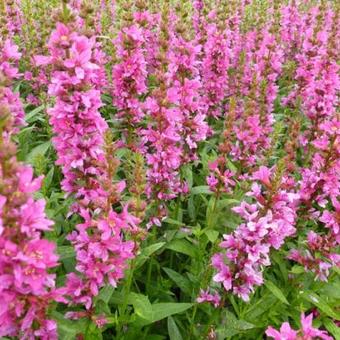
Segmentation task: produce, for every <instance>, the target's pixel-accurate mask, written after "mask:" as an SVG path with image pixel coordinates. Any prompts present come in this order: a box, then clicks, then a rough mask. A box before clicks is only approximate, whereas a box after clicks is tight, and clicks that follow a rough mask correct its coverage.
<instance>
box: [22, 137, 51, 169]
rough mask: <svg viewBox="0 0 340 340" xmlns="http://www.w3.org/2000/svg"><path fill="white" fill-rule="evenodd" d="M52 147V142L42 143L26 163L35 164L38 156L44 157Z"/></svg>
mask: <svg viewBox="0 0 340 340" xmlns="http://www.w3.org/2000/svg"><path fill="white" fill-rule="evenodd" d="M50 146H51V141H48V142H45V143H42V144H40V145H38V146H36V147H35V148H34V149H33V150H32V151H31V152H30V153H29V154H28V155H27V157H26V162H27V163H30V164H34V161H35V159H36V158H37V157H38V156H44V155H45V153H46V152H47V150H48V149H49V148H50Z"/></svg>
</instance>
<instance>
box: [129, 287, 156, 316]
mask: <svg viewBox="0 0 340 340" xmlns="http://www.w3.org/2000/svg"><path fill="white" fill-rule="evenodd" d="M128 301H129V303H131V304H132V305H133V308H134V310H135V314H136V315H138V316H139V317H141V318H142V319H146V320H152V319H153V310H152V305H151V303H150V301H149V298H148V297H147V296H146V295H142V294H137V293H130V294H129V299H128Z"/></svg>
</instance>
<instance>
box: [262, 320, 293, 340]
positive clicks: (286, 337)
mask: <svg viewBox="0 0 340 340" xmlns="http://www.w3.org/2000/svg"><path fill="white" fill-rule="evenodd" d="M266 334H267V336H269V337H272V338H273V339H274V340H297V332H296V331H294V330H293V329H292V328H291V327H290V325H289V323H288V322H284V323H283V324H282V325H281V328H280V331H277V330H276V329H274V328H273V327H268V329H267V330H266Z"/></svg>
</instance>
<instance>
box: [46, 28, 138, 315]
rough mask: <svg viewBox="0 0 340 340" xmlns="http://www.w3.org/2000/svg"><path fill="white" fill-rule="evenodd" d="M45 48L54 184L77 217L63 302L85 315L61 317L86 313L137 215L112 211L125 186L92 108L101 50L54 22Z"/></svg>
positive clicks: (109, 279)
mask: <svg viewBox="0 0 340 340" xmlns="http://www.w3.org/2000/svg"><path fill="white" fill-rule="evenodd" d="M49 51H50V56H49V57H47V58H42V59H41V62H44V63H51V64H53V65H54V70H53V72H52V78H51V84H50V86H49V94H50V95H51V96H53V97H55V105H54V106H53V107H52V108H51V109H50V110H49V115H50V122H51V124H52V127H53V131H54V133H55V138H54V139H53V142H54V145H55V148H56V150H57V155H58V160H57V164H58V165H61V166H62V171H63V174H64V180H63V182H62V188H63V190H64V191H65V192H66V193H67V194H70V195H73V196H74V197H75V198H76V204H75V206H74V211H75V212H77V213H79V215H80V216H81V217H82V219H83V223H80V224H78V225H77V226H76V230H75V231H73V232H72V233H71V234H70V235H69V237H68V239H69V240H70V241H71V243H72V244H73V245H74V247H75V250H76V259H77V265H76V269H77V271H78V272H79V273H80V275H77V274H75V273H71V274H69V275H68V277H67V284H66V286H67V289H68V295H69V297H70V303H71V304H83V305H85V307H86V312H85V313H84V312H79V313H77V312H75V313H70V314H68V316H69V317H72V318H77V317H81V316H85V315H87V316H88V317H93V318H94V316H93V313H94V312H93V297H94V296H96V295H97V294H98V292H99V289H100V288H101V287H103V286H104V285H106V284H110V285H112V286H114V287H115V286H116V285H117V282H118V280H119V279H121V278H122V277H123V276H124V269H125V268H126V266H127V261H128V260H129V259H131V258H132V257H133V256H134V250H135V243H134V242H133V241H126V240H125V236H124V232H126V233H135V232H137V231H138V223H139V220H138V219H137V218H135V217H134V216H131V215H130V214H129V212H128V206H126V205H125V206H124V207H123V210H122V212H120V213H118V212H115V211H114V210H113V208H112V206H113V204H117V203H119V202H120V193H121V192H122V190H124V187H125V183H124V182H116V183H113V176H114V175H115V172H116V170H117V167H118V165H119V162H118V160H117V159H116V158H115V157H114V153H115V150H116V148H117V147H116V145H115V144H114V143H113V141H112V136H111V134H110V132H109V130H108V127H107V124H106V122H105V120H104V119H103V118H102V117H101V115H100V112H99V108H100V107H101V106H102V102H101V99H100V95H101V92H100V90H99V88H101V87H102V86H103V85H105V84H106V80H105V78H104V75H105V72H104V71H103V65H104V61H105V58H104V55H103V53H102V52H101V51H100V49H99V46H98V45H97V44H96V42H95V40H94V38H87V37H85V36H82V35H79V34H78V33H77V32H76V31H74V30H72V28H71V26H66V25H64V24H60V23H59V24H57V28H56V30H55V31H54V32H53V33H52V35H51V38H50V40H49ZM94 320H96V319H94Z"/></svg>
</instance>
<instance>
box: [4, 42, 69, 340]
mask: <svg viewBox="0 0 340 340" xmlns="http://www.w3.org/2000/svg"><path fill="white" fill-rule="evenodd" d="M19 57H20V54H19V53H18V48H17V47H16V46H15V45H12V44H11V43H10V42H9V41H6V42H5V45H4V48H3V49H2V53H1V57H0V60H1V66H0V74H1V82H0V281H1V284H0V299H1V301H2V304H1V307H0V336H19V337H20V338H22V339H34V338H35V337H39V338H40V339H46V340H47V339H57V332H56V330H57V326H56V322H55V321H54V320H51V319H50V318H49V317H48V310H49V306H50V305H51V303H52V301H59V302H60V301H63V298H62V291H60V290H58V289H56V288H55V274H52V273H50V270H51V269H53V268H55V267H56V266H57V265H58V263H57V261H58V256H57V255H56V249H55V248H56V245H55V244H54V243H53V242H51V241H47V240H45V239H43V238H42V237H43V233H44V232H45V231H48V230H50V227H51V226H52V225H53V222H52V221H51V220H49V219H48V218H47V216H46V214H45V211H44V210H45V201H44V200H43V199H39V200H35V199H34V198H33V195H34V193H36V192H37V191H38V190H39V189H40V186H41V182H42V177H39V178H34V177H33V169H32V168H31V167H30V166H26V165H23V164H22V163H20V162H18V161H17V158H16V146H15V144H14V143H13V142H12V141H11V136H12V135H13V134H14V133H16V131H17V130H18V128H19V127H20V123H21V118H22V117H21V114H22V113H23V108H22V105H21V103H20V100H19V99H18V97H17V96H15V95H14V94H13V92H12V90H11V88H10V87H7V84H8V82H6V77H12V78H14V77H15V76H17V74H18V73H17V72H18V70H17V68H16V67H14V66H13V65H10V64H9V60H10V59H12V58H14V59H17V58H19ZM11 99H13V100H11ZM13 108H15V110H14V112H13V113H12V112H11V110H12V109H13ZM18 124H19V125H18Z"/></svg>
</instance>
